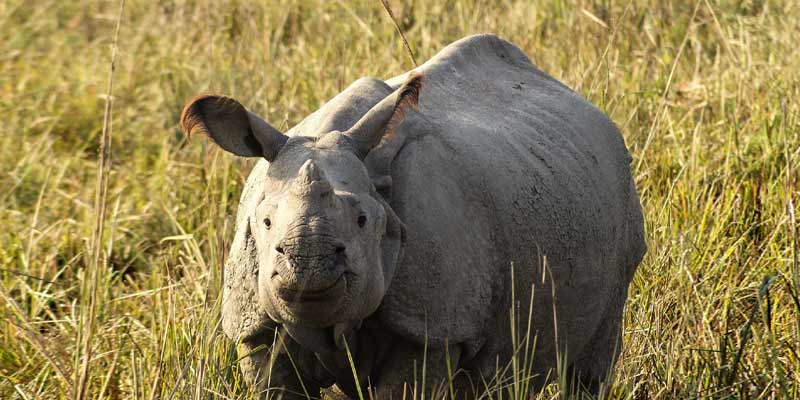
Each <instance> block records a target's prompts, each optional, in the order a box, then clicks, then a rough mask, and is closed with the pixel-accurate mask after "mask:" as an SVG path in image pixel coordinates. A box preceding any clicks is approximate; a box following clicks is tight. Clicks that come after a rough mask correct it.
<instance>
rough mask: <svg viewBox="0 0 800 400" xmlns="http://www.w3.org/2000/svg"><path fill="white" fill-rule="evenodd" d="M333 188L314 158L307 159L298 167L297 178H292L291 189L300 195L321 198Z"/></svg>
mask: <svg viewBox="0 0 800 400" xmlns="http://www.w3.org/2000/svg"><path fill="white" fill-rule="evenodd" d="M332 190H333V188H332V187H331V184H330V182H328V178H327V177H326V176H325V172H324V171H322V169H321V168H320V167H319V166H317V164H316V163H315V162H314V160H307V161H306V162H305V163H303V166H302V167H300V171H299V172H298V173H297V178H295V180H294V185H293V188H292V191H293V192H294V194H295V195H297V196H300V197H305V196H311V197H313V198H321V197H323V196H324V195H327V194H328V193H330V192H331V191H332Z"/></svg>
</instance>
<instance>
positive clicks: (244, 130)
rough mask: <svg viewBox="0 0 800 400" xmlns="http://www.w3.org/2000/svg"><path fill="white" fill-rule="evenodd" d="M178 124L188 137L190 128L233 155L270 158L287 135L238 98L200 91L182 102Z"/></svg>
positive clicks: (277, 150)
mask: <svg viewBox="0 0 800 400" xmlns="http://www.w3.org/2000/svg"><path fill="white" fill-rule="evenodd" d="M181 128H182V129H183V131H184V132H185V133H186V136H189V137H190V138H191V136H192V134H193V133H194V132H200V133H203V134H205V135H207V136H208V137H209V138H211V140H213V141H214V143H216V144H218V145H219V146H220V147H222V148H223V149H225V150H226V151H229V152H231V153H233V154H236V155H237V156H242V157H264V158H265V159H267V161H272V160H273V159H274V158H275V156H277V155H278V152H280V150H281V148H282V147H283V145H284V144H285V143H286V140H288V137H287V136H286V135H284V134H283V133H281V132H280V131H278V130H277V129H275V128H273V127H272V126H271V125H270V124H269V123H267V122H266V121H264V120H263V119H261V118H260V117H259V116H257V115H255V114H253V113H251V112H250V111H247V109H245V108H244V106H243V105H241V103H239V102H238V101H236V100H234V99H232V98H230V97H226V96H214V95H201V96H197V97H194V98H192V99H190V100H189V101H187V102H186V106H185V107H184V108H183V112H182V113H181Z"/></svg>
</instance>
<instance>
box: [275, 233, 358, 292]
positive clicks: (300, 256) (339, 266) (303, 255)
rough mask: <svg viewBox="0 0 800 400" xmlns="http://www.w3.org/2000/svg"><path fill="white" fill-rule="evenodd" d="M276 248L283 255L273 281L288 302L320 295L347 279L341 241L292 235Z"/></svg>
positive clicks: (343, 248)
mask: <svg viewBox="0 0 800 400" xmlns="http://www.w3.org/2000/svg"><path fill="white" fill-rule="evenodd" d="M275 251H277V252H278V253H280V256H279V260H278V261H279V262H278V263H277V268H275V270H274V272H273V276H272V282H273V285H274V287H275V289H276V294H278V296H279V297H281V298H282V299H284V300H286V301H300V300H304V299H305V298H307V297H315V298H318V297H320V296H321V295H324V294H326V293H327V292H329V291H331V290H333V289H336V288H337V287H338V286H340V285H339V284H340V283H342V281H343V280H344V279H343V278H344V274H345V271H346V264H347V255H346V247H345V245H344V244H343V243H341V242H338V241H335V240H326V239H324V238H319V237H317V238H314V237H301V238H293V239H291V240H283V241H281V242H280V243H278V245H277V246H275ZM330 294H331V295H334V294H335V293H330Z"/></svg>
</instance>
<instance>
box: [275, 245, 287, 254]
mask: <svg viewBox="0 0 800 400" xmlns="http://www.w3.org/2000/svg"><path fill="white" fill-rule="evenodd" d="M275 251H277V252H278V253H281V254H285V253H284V252H283V247H281V246H275Z"/></svg>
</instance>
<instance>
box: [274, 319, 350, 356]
mask: <svg viewBox="0 0 800 400" xmlns="http://www.w3.org/2000/svg"><path fill="white" fill-rule="evenodd" d="M360 327H361V320H358V321H347V322H341V323H338V324H336V325H334V326H329V327H325V328H309V327H306V326H302V325H296V324H286V323H285V324H283V328H284V329H286V332H288V333H289V336H291V337H292V339H294V341H295V342H297V343H298V344H300V346H302V347H304V348H306V349H308V350H311V351H313V352H314V353H317V354H335V353H342V352H345V351H346V350H347V347H348V346H349V347H353V343H355V341H356V339H357V338H356V331H357V330H358V328H360ZM345 341H346V342H347V345H345Z"/></svg>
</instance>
